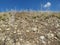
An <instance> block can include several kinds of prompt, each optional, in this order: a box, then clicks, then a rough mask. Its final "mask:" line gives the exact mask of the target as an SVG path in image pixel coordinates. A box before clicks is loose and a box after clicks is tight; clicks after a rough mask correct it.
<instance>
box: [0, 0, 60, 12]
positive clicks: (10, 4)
mask: <svg viewBox="0 0 60 45" xmlns="http://www.w3.org/2000/svg"><path fill="white" fill-rule="evenodd" d="M47 2H50V3H51V6H50V7H49V10H52V11H60V0H0V11H3V10H6V9H9V10H10V9H15V8H16V9H17V10H20V9H33V10H41V4H42V5H43V6H44V5H45V4H46V3H47ZM43 6H42V9H43V10H46V8H44V7H43Z"/></svg>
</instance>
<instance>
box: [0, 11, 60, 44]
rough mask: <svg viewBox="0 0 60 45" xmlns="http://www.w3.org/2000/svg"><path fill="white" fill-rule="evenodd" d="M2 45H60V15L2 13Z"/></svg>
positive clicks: (0, 36) (0, 26) (0, 39)
mask: <svg viewBox="0 0 60 45" xmlns="http://www.w3.org/2000/svg"><path fill="white" fill-rule="evenodd" d="M0 45H60V13H52V12H50V13H47V12H43V13H41V12H5V13H0Z"/></svg>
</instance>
